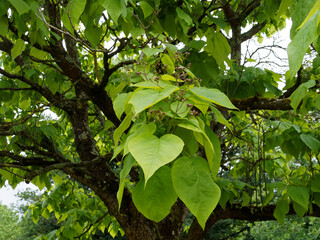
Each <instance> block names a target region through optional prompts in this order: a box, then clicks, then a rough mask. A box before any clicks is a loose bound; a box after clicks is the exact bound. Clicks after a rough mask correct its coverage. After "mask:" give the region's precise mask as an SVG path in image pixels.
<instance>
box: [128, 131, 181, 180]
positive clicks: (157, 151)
mask: <svg viewBox="0 0 320 240" xmlns="http://www.w3.org/2000/svg"><path fill="white" fill-rule="evenodd" d="M183 146H184V143H183V141H182V140H181V139H180V138H179V137H177V136H175V135H173V134H166V135H163V136H162V137H161V138H157V137H156V136H154V135H151V134H150V133H149V134H142V135H140V136H138V137H136V138H134V139H132V140H131V141H130V142H129V144H128V147H129V151H130V153H131V154H132V155H133V157H134V158H135V159H136V161H137V162H138V163H139V164H140V166H141V167H142V170H143V172H144V176H145V181H146V182H147V181H148V179H149V178H150V177H151V176H152V175H153V174H154V172H155V171H157V170H158V169H159V168H160V167H162V166H164V165H166V164H167V163H169V162H171V161H173V160H174V159H175V158H176V157H178V156H179V154H180V153H181V151H182V149H183Z"/></svg>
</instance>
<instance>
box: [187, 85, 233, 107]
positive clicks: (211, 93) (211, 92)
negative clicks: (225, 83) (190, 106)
mask: <svg viewBox="0 0 320 240" xmlns="http://www.w3.org/2000/svg"><path fill="white" fill-rule="evenodd" d="M190 91H191V92H192V93H194V94H195V95H196V96H198V97H200V98H202V99H205V100H207V101H210V102H213V103H214V104H217V105H220V106H223V107H226V108H229V109H237V108H236V107H235V106H234V105H233V104H232V103H231V101H230V100H229V98H228V97H227V96H226V95H225V94H224V93H223V92H221V91H220V90H218V89H213V88H205V87H194V88H192V89H190Z"/></svg>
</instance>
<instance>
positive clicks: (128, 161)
mask: <svg viewBox="0 0 320 240" xmlns="http://www.w3.org/2000/svg"><path fill="white" fill-rule="evenodd" d="M134 163H135V159H134V158H133V157H132V155H131V154H128V155H127V156H126V158H125V159H124V161H123V168H122V170H121V172H120V183H119V189H118V192H117V199H118V203H119V210H120V207H121V202H122V196H123V190H124V185H125V180H126V177H127V176H128V175H129V172H130V170H131V168H132V166H133V165H134Z"/></svg>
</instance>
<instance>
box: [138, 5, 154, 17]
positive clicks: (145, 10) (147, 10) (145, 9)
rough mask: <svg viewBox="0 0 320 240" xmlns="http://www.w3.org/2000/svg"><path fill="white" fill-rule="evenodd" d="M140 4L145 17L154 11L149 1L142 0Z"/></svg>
mask: <svg viewBox="0 0 320 240" xmlns="http://www.w3.org/2000/svg"><path fill="white" fill-rule="evenodd" d="M139 5H140V7H141V9H142V12H143V15H144V18H147V17H149V16H150V15H151V14H152V13H153V8H152V7H151V6H150V5H149V3H147V2H145V1H141V2H139Z"/></svg>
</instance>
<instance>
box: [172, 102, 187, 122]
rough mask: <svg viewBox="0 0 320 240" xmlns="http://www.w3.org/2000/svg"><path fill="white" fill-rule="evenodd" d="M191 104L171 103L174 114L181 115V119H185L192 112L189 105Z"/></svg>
mask: <svg viewBox="0 0 320 240" xmlns="http://www.w3.org/2000/svg"><path fill="white" fill-rule="evenodd" d="M191 103H192V102H191V101H184V102H181V101H176V102H173V103H171V105H170V108H171V110H172V112H174V113H176V114H177V115H179V117H181V118H184V117H185V116H187V115H188V113H189V112H190V111H189V108H188V105H187V104H191Z"/></svg>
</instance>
